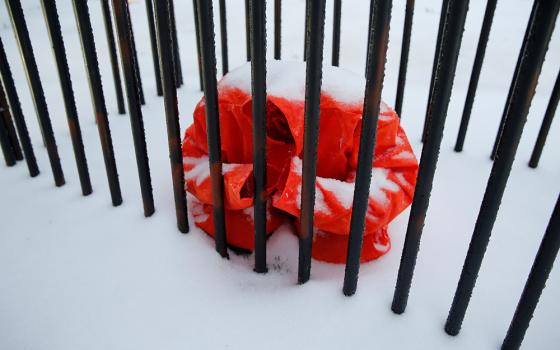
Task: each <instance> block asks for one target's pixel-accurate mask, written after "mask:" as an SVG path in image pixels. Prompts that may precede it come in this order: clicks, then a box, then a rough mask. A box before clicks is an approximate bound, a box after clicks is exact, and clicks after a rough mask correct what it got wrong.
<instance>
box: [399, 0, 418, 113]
mask: <svg viewBox="0 0 560 350" xmlns="http://www.w3.org/2000/svg"><path fill="white" fill-rule="evenodd" d="M413 16H414V0H407V1H406V11H405V14H404V29H403V40H402V46H401V63H400V66H399V78H398V83H397V99H396V101H395V112H397V115H398V116H399V117H400V118H402V105H403V98H404V87H405V84H406V69H407V66H408V52H409V50H410V35H411V33H412V18H413Z"/></svg>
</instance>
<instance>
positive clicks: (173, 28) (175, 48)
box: [169, 0, 183, 87]
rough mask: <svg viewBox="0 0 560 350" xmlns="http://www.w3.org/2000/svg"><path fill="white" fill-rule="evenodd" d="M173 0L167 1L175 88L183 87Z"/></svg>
mask: <svg viewBox="0 0 560 350" xmlns="http://www.w3.org/2000/svg"><path fill="white" fill-rule="evenodd" d="M173 1H174V0H170V1H169V17H170V21H171V34H172V38H173V62H174V65H175V81H176V84H177V87H180V86H182V85H183V69H182V67H181V54H180V52H179V38H178V37H177V22H176V21H175V5H174V3H173Z"/></svg>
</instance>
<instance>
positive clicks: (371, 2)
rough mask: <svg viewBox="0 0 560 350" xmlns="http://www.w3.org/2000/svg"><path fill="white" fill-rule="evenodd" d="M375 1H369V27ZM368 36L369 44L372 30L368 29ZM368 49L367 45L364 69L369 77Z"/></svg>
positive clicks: (369, 26)
mask: <svg viewBox="0 0 560 350" xmlns="http://www.w3.org/2000/svg"><path fill="white" fill-rule="evenodd" d="M374 1H375V0H370V1H369V17H368V29H369V28H371V21H372V20H373V6H374ZM367 35H368V38H367V42H366V44H367V45H369V41H370V40H371V32H370V31H369V30H368V33H367ZM367 49H368V47H366V63H365V69H364V74H365V76H366V77H367V72H368V69H369V67H368V65H367Z"/></svg>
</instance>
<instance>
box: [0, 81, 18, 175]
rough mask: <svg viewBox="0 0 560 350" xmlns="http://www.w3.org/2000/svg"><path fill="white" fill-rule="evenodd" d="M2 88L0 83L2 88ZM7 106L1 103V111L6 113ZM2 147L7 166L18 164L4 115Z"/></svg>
mask: <svg viewBox="0 0 560 350" xmlns="http://www.w3.org/2000/svg"><path fill="white" fill-rule="evenodd" d="M1 88H2V86H1V84H0V89H1ZM5 111H6V107H5V106H4V105H0V113H2V114H5ZM0 148H2V153H3V154H4V161H5V162H6V166H9V167H11V166H14V165H16V154H15V152H14V149H13V147H12V141H11V140H10V135H8V128H7V125H6V120H5V118H4V117H3V116H2V118H0Z"/></svg>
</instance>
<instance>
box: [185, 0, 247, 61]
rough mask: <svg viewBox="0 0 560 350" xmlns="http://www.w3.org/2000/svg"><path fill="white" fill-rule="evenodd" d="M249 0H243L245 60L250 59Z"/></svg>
mask: <svg viewBox="0 0 560 350" xmlns="http://www.w3.org/2000/svg"><path fill="white" fill-rule="evenodd" d="M195 1H196V0H195ZM249 1H250V0H245V42H246V44H247V45H246V46H247V62H249V61H250V60H251V23H250V22H251V20H250V19H249V12H250V11H251V10H250V9H249V7H250V5H249Z"/></svg>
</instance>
